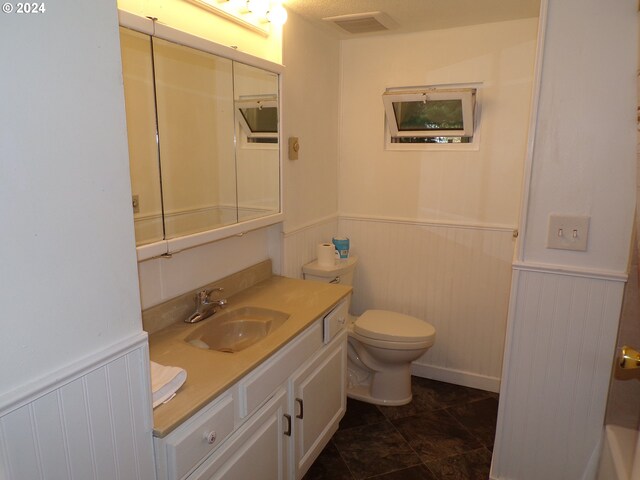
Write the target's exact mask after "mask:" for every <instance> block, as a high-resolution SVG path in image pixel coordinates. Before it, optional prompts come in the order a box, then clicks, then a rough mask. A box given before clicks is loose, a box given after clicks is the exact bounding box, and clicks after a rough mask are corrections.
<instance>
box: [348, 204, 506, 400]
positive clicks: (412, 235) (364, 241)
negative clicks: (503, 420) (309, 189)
mask: <svg viewBox="0 0 640 480" xmlns="http://www.w3.org/2000/svg"><path fill="white" fill-rule="evenodd" d="M339 231H340V234H341V235H346V236H348V237H349V238H350V240H351V251H352V253H353V254H354V255H357V256H358V258H359V262H358V268H357V270H356V275H355V281H354V294H353V301H352V312H353V313H354V314H360V313H362V312H363V311H365V310H367V309H372V308H375V309H384V310H392V311H395V312H400V313H404V314H407V315H413V316H415V317H417V318H420V319H422V320H425V321H426V322H429V323H430V324H432V325H433V326H434V327H435V329H436V341H435V344H434V345H433V346H432V347H431V348H430V349H429V351H428V352H427V353H426V354H425V355H423V356H422V357H421V358H419V359H418V360H417V361H416V362H414V364H413V373H414V374H415V375H418V376H422V377H427V378H433V379H436V380H442V381H445V382H451V383H456V384H459V385H465V386H470V387H475V388H482V389H485V390H491V391H498V389H499V385H500V375H501V366H502V356H503V348H504V336H505V331H506V321H507V311H508V305H509V288H510V285H511V261H512V256H513V248H514V239H513V228H511V227H508V226H491V225H471V224H467V225H463V224H445V223H436V222H420V221H412V220H403V219H389V218H370V217H356V216H349V217H346V216H344V217H340V224H339Z"/></svg>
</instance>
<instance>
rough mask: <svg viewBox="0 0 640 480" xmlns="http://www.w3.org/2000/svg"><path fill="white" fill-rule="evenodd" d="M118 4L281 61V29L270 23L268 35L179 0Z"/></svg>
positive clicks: (131, 0)
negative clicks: (271, 25)
mask: <svg viewBox="0 0 640 480" xmlns="http://www.w3.org/2000/svg"><path fill="white" fill-rule="evenodd" d="M118 8H120V9H122V10H126V11H127V12H131V13H134V14H136V15H139V16H141V17H155V18H157V19H158V21H159V22H160V23H164V24H165V25H168V26H170V27H173V28H176V29H178V30H182V31H183V32H188V33H191V34H192V35H197V36H198V37H202V38H206V39H207V40H211V41H212V42H216V43H219V44H221V45H226V46H228V47H230V46H236V47H237V48H238V50H240V51H242V52H246V53H249V54H251V55H255V56H256V57H261V58H265V59H267V60H270V61H272V62H276V63H281V62H282V29H281V28H275V27H272V28H271V31H270V34H269V36H267V37H265V36H263V35H262V34H260V33H257V32H253V31H251V30H248V29H246V28H244V27H242V26H240V25H238V24H236V23H233V22H231V21H229V20H226V19H224V18H222V17H219V16H217V15H215V14H213V13H211V12H209V11H208V10H206V9H203V8H201V7H198V6H196V5H194V4H192V3H189V2H186V1H181V0H118Z"/></svg>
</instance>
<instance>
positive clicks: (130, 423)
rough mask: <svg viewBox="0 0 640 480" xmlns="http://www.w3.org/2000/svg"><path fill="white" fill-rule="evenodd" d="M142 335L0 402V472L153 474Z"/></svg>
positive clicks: (17, 478)
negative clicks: (29, 390)
mask: <svg viewBox="0 0 640 480" xmlns="http://www.w3.org/2000/svg"><path fill="white" fill-rule="evenodd" d="M147 345H148V344H147V335H146V334H140V335H137V336H136V337H135V338H133V339H131V340H130V341H127V342H124V343H123V344H120V345H118V346H116V347H114V348H112V349H109V351H104V352H100V354H96V355H94V356H93V357H92V358H90V359H84V361H83V362H81V363H80V362H79V363H78V364H76V365H74V366H71V367H69V368H68V369H65V371H61V372H55V373H53V374H51V375H50V376H49V377H48V382H47V381H42V382H38V384H37V385H36V384H34V385H31V386H30V387H31V391H32V393H31V394H28V393H27V391H26V390H23V391H22V392H21V394H20V395H17V396H14V401H13V402H12V403H11V404H5V405H0V407H1V408H0V479H2V480H37V479H65V480H66V479H69V480H89V479H104V480H117V479H119V480H149V479H153V478H155V470H154V466H153V444H152V430H153V419H152V412H151V399H150V386H149V378H150V377H149V353H148V346H147Z"/></svg>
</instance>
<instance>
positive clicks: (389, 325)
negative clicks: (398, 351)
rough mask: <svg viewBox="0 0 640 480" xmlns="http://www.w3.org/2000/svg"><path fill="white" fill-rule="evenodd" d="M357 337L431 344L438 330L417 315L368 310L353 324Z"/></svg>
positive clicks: (380, 340)
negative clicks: (416, 316)
mask: <svg viewBox="0 0 640 480" xmlns="http://www.w3.org/2000/svg"><path fill="white" fill-rule="evenodd" d="M353 332H354V333H355V334H356V336H357V337H362V338H363V339H370V340H373V341H375V343H384V342H391V343H394V344H405V346H407V347H408V346H409V345H408V344H412V345H420V346H431V345H433V342H434V340H435V334H436V330H435V328H434V327H433V325H431V324H429V323H427V322H423V321H422V320H419V319H417V318H415V317H411V316H409V315H403V314H401V313H396V312H389V311H386V310H367V311H366V312H364V313H363V314H362V315H361V316H360V317H358V319H357V320H356V321H355V322H354V324H353Z"/></svg>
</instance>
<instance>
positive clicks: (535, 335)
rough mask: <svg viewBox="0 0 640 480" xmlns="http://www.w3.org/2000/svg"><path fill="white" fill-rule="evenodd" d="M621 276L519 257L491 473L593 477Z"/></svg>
mask: <svg viewBox="0 0 640 480" xmlns="http://www.w3.org/2000/svg"><path fill="white" fill-rule="evenodd" d="M625 279H626V275H624V274H621V273H617V274H616V273H615V272H598V271H592V272H586V271H578V270H576V271H570V270H568V269H566V268H559V267H551V266H550V267H547V268H545V267H544V266H532V265H526V264H522V265H519V264H514V278H513V288H512V293H511V303H512V304H511V309H510V317H509V326H508V332H507V336H508V341H507V345H508V347H507V350H506V351H505V357H504V375H503V378H504V379H506V380H505V381H504V382H503V384H502V386H501V391H500V407H499V412H498V428H497V432H496V442H495V448H494V453H493V464H492V472H491V478H493V479H518V480H534V479H535V480H537V479H541V478H544V479H547V480H555V479H557V480H565V479H576V480H578V479H591V478H593V477H594V473H595V470H596V467H597V462H598V458H599V455H600V442H601V436H602V425H603V421H604V413H605V406H606V401H607V389H608V386H609V375H610V372H611V367H612V359H613V353H614V351H615V341H616V334H617V329H618V318H619V315H620V307H621V304H622V294H623V290H624V281H625Z"/></svg>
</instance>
